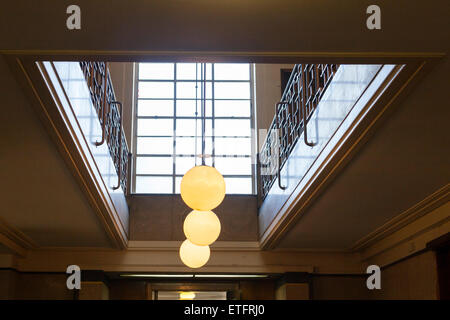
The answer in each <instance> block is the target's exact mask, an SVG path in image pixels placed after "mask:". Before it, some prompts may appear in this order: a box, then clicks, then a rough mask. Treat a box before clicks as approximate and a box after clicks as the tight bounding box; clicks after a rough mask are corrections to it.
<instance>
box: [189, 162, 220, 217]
mask: <svg viewBox="0 0 450 320" xmlns="http://www.w3.org/2000/svg"><path fill="white" fill-rule="evenodd" d="M180 191H181V198H182V199H183V201H184V202H185V203H186V204H187V205H188V206H189V207H190V208H192V209H194V210H199V211H209V210H212V209H214V208H216V207H217V206H218V205H219V204H220V203H221V202H222V201H223V199H224V198H225V180H224V179H223V177H222V175H221V174H220V172H219V171H217V169H216V168H213V167H209V166H196V167H194V168H192V169H190V170H189V171H188V172H186V174H185V175H184V176H183V179H181V184H180Z"/></svg>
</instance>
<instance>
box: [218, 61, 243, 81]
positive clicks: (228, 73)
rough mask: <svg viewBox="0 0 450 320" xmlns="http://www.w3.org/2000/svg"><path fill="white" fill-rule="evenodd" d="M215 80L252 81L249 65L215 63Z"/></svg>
mask: <svg viewBox="0 0 450 320" xmlns="http://www.w3.org/2000/svg"><path fill="white" fill-rule="evenodd" d="M214 79H215V80H250V66H249V64H248V63H215V64H214Z"/></svg>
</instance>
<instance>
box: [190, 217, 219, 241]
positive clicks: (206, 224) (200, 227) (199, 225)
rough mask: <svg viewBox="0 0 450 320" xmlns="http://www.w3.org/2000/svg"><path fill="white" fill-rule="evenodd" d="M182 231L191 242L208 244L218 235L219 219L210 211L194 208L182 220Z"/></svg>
mask: <svg viewBox="0 0 450 320" xmlns="http://www.w3.org/2000/svg"><path fill="white" fill-rule="evenodd" d="M183 231H184V234H185V235H186V238H188V239H189V241H191V242H192V243H193V244H196V245H198V246H208V245H210V244H211V243H213V242H214V241H216V240H217V238H218V237H219V234H220V220H219V218H218V217H217V216H216V214H215V213H214V212H212V211H198V210H194V211H192V212H191V213H189V214H188V215H187V217H186V219H185V220H184V224H183Z"/></svg>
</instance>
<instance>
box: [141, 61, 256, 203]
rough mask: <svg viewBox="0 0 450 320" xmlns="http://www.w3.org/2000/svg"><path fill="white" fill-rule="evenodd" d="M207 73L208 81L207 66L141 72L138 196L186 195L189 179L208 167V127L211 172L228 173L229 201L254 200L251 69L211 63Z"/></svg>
mask: <svg viewBox="0 0 450 320" xmlns="http://www.w3.org/2000/svg"><path fill="white" fill-rule="evenodd" d="M206 70H207V75H206V78H203V75H202V73H201V64H200V63H198V64H196V63H139V64H138V81H137V90H138V95H137V97H136V102H137V111H136V121H135V123H134V124H135V134H136V136H135V139H134V141H135V147H136V152H135V153H134V155H133V156H134V159H135V166H134V176H135V178H136V179H135V180H134V186H133V188H134V192H136V193H169V194H171V193H179V192H180V186H179V184H180V181H181V178H182V176H183V175H184V174H185V173H186V172H187V171H188V170H189V169H191V168H192V167H194V166H195V164H197V165H200V164H201V163H202V159H201V157H199V155H200V154H201V153H202V139H201V135H202V125H203V122H205V128H204V130H205V135H206V137H205V143H206V146H205V153H206V158H205V164H206V165H209V166H215V167H216V168H217V169H218V170H219V171H220V172H221V173H222V175H223V176H224V178H225V181H226V183H227V193H228V194H251V193H252V192H253V190H254V182H253V180H254V171H255V168H254V167H255V163H252V143H253V141H254V139H253V138H252V123H253V112H252V101H251V96H252V95H251V88H252V85H251V72H250V70H251V66H250V64H246V63H231V64H230V63H215V64H212V63H208V64H206ZM196 77H197V81H196ZM203 84H206V87H207V89H206V98H207V100H206V110H205V114H202V113H201V112H202V100H201V88H202V85H203ZM195 136H197V140H196V138H195Z"/></svg>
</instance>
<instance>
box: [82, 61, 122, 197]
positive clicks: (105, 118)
mask: <svg viewBox="0 0 450 320" xmlns="http://www.w3.org/2000/svg"><path fill="white" fill-rule="evenodd" d="M80 66H81V69H82V70H83V73H84V76H85V79H86V82H87V85H88V87H89V91H90V94H91V99H92V104H93V105H94V107H95V109H96V111H97V115H98V119H99V121H100V125H101V128H102V137H101V139H100V140H99V141H97V142H96V145H101V144H103V143H104V142H106V143H107V145H108V148H109V153H110V155H111V158H112V160H113V163H114V166H115V168H116V172H117V176H118V183H117V185H116V186H114V187H113V189H118V188H119V187H122V190H123V192H124V193H125V194H127V192H128V186H129V184H128V178H129V177H128V170H129V165H128V161H129V156H130V153H129V149H128V145H127V141H126V138H125V134H124V132H123V125H122V119H123V111H122V103H120V102H119V101H117V100H116V96H115V93H114V88H113V85H112V81H111V77H110V74H109V69H108V64H107V63H105V62H88V61H83V62H80Z"/></svg>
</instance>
